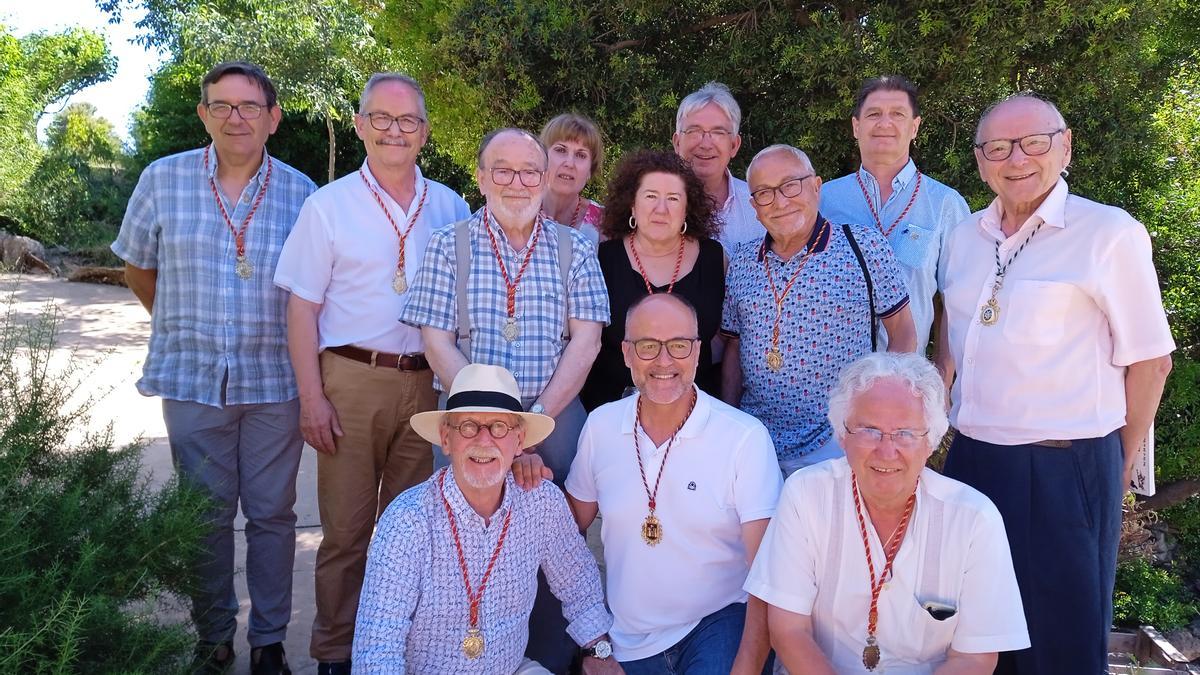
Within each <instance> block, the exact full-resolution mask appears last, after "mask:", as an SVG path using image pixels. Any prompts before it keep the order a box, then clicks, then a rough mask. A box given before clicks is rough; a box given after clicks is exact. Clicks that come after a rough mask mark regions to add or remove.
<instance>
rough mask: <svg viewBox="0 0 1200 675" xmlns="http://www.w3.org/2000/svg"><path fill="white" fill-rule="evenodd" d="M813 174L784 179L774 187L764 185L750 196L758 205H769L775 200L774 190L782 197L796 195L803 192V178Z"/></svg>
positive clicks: (810, 176)
mask: <svg viewBox="0 0 1200 675" xmlns="http://www.w3.org/2000/svg"><path fill="white" fill-rule="evenodd" d="M815 175H816V174H811V173H810V174H808V175H807V176H801V177H800V178H793V179H792V180H789V181H784V182H783V183H780V184H779V185H777V186H775V187H765V188H762V189H761V190H755V191H754V192H751V193H750V198H751V199H753V200H754V203H755V204H758V205H759V206H770V205H771V203H772V202H774V201H775V193H776V192H778V193H779V194H781V195H783V196H784V197H788V198H791V197H796V196H798V195H799V194H800V193H801V192H804V180H805V179H807V178H812V177H813V176H815Z"/></svg>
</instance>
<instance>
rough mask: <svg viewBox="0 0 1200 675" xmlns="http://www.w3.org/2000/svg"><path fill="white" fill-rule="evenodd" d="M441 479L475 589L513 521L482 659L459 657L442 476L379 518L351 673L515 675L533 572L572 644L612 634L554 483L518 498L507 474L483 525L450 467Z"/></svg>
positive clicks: (459, 601) (497, 571)
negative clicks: (557, 603)
mask: <svg viewBox="0 0 1200 675" xmlns="http://www.w3.org/2000/svg"><path fill="white" fill-rule="evenodd" d="M445 471H446V473H445V476H446V477H445V483H444V489H445V494H446V501H447V502H449V503H450V509H451V511H452V512H453V513H454V520H455V521H456V523H457V525H458V536H459V538H460V539H459V541H460V542H461V543H462V551H463V558H464V559H465V560H466V563H467V572H468V574H469V576H470V579H471V588H472V590H475V589H476V588H478V586H479V580H480V578H482V577H483V574H484V571H485V570H486V569H487V566H488V560H489V559H490V558H491V555H492V552H493V551H494V550H495V549H496V543H497V541H498V540H499V538H500V533H501V531H502V530H503V529H504V521H505V518H506V517H507V516H508V513H509V512H510V511H511V512H512V521H511V522H510V523H509V528H508V533H507V534H506V535H505V539H504V546H503V547H502V548H501V549H500V553H499V556H498V557H497V558H496V563H495V567H494V568H493V569H492V574H491V576H490V577H489V578H488V582H487V585H486V586H485V587H484V591H483V599H482V600H481V602H480V605H479V626H478V627H479V629H480V632H481V633H482V635H483V639H484V651H483V654H482V655H481V656H480V657H479V658H477V659H473V660H469V659H467V658H466V657H465V656H464V655H463V652H462V640H463V637H464V636H465V635H466V633H467V628H468V627H469V626H470V622H469V608H470V605H469V602H468V600H467V592H466V588H465V587H464V585H463V577H462V571H461V568H460V567H459V562H458V552H457V550H456V548H455V544H454V538H453V536H452V535H451V532H450V520H449V517H448V516H447V515H446V507H445V505H444V504H443V502H442V496H441V492H440V491H439V490H438V479H439V478H440V477H441V476H442V475H443V474H442V472H439V473H436V474H434V475H433V477H431V478H430V479H429V480H426V481H425V482H424V483H421V484H420V485H417V486H415V487H413V488H410V489H409V490H407V491H405V492H404V493H403V494H401V495H400V496H399V497H397V498H396V499H395V501H393V502H392V503H391V505H390V506H388V508H387V511H385V512H384V514H383V517H382V518H380V519H379V526H378V529H376V531H375V539H374V540H373V541H372V542H371V548H370V551H369V552H368V553H367V570H366V578H365V579H364V581H363V587H362V595H361V596H360V598H359V604H358V620H357V622H356V623H355V627H354V672H356V673H357V672H363V673H371V674H372V675H385V674H386V675H392V674H395V675H400V674H401V673H481V674H482V673H487V674H493V673H512V672H513V671H515V670H516V669H517V667H518V666H519V665H520V664H521V659H522V655H523V654H524V652H525V645H526V643H527V642H528V641H529V613H530V612H531V611H532V609H533V600H534V596H536V595H537V585H538V582H537V573H538V568H539V567H540V568H541V570H542V571H543V572H544V573H545V575H546V582H547V583H548V584H549V585H550V589H551V591H553V592H554V595H555V597H557V598H558V599H559V600H561V601H562V612H563V616H564V617H565V618H566V619H567V622H568V624H567V634H568V635H570V636H571V638H572V639H573V640H574V641H575V642H576V643H578V644H580V645H585V644H587V643H589V642H591V641H592V640H595V639H596V638H598V637H600V636H601V635H603V634H604V633H606V632H608V630H609V628H610V627H611V626H612V616H611V615H610V614H609V613H608V610H606V609H605V608H604V593H603V591H602V589H601V586H600V572H599V570H598V569H597V566H596V560H595V558H593V557H592V554H591V552H590V551H589V550H588V548H587V543H586V542H585V541H584V539H583V536H582V535H580V534H579V529H578V527H576V525H575V520H574V519H573V518H572V517H571V511H570V509H569V508H568V507H567V501H566V498H565V497H564V496H563V493H562V492H561V491H560V490H559V489H558V488H556V487H555V486H554V484H553V483H550V482H549V481H543V482H542V483H541V485H539V486H538V487H537V488H534V489H533V490H530V491H525V490H522V489H520V488H518V487H517V484H516V483H515V482H514V481H513V477H512V474H511V473H508V474H507V475H506V476H505V482H504V497H503V499H502V500H501V502H500V508H499V509H498V510H497V511H496V513H495V514H493V515H492V517H491V520H490V522H488V523H484V520H483V518H482V517H480V516H479V514H478V513H476V512H475V511H474V510H473V509H472V508H471V506H470V505H469V504H468V503H467V500H466V498H465V497H463V494H462V492H461V491H460V490H459V489H458V484H457V483H455V481H454V473H453V469H446V470H445Z"/></svg>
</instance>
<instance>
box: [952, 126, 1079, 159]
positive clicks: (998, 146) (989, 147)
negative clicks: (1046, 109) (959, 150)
mask: <svg viewBox="0 0 1200 675" xmlns="http://www.w3.org/2000/svg"><path fill="white" fill-rule="evenodd" d="M1064 131H1066V129H1055V130H1054V131H1051V132H1049V133H1045V134H1029V135H1028V136H1022V137H1020V138H993V139H992V140H990V141H984V142H982V143H976V144H975V147H976V148H979V151H980V152H981V153H983V158H984V159H986V160H988V161H991V162H1003V161H1004V160H1006V159H1008V158H1009V157H1010V156H1012V151H1013V146H1014V145H1020V146H1021V152H1023V153H1025V154H1026V155H1029V156H1030V157H1037V156H1038V155H1044V154H1046V153H1047V152H1050V148H1051V147H1053V146H1054V137H1055V136H1056V135H1058V134H1061V133H1062V132H1064Z"/></svg>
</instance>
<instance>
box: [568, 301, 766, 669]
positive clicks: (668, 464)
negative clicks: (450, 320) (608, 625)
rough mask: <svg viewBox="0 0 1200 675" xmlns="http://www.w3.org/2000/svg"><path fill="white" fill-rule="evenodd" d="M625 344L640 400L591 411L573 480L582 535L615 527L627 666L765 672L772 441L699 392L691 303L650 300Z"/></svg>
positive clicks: (632, 316) (617, 645)
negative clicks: (761, 577) (764, 547)
mask: <svg viewBox="0 0 1200 675" xmlns="http://www.w3.org/2000/svg"><path fill="white" fill-rule="evenodd" d="M625 337H626V341H625V343H624V344H623V345H622V348H623V350H624V352H625V363H626V365H627V366H629V368H630V370H631V371H632V375H633V382H634V384H635V385H637V387H638V389H639V392H640V393H639V394H637V395H634V396H631V397H628V398H625V399H622V400H619V401H614V402H612V403H609V404H607V405H604V406H601V407H600V408H597V409H596V410H595V411H593V412H592V414H591V415H590V416H589V417H588V421H587V424H586V425H585V426H584V430H583V433H582V435H581V436H580V439H579V453H578V454H577V455H576V457H575V461H574V463H573V464H572V465H571V473H570V474H569V475H568V476H567V481H566V489H567V496H568V500H569V501H570V503H571V507H572V510H573V511H574V512H575V518H576V520H577V521H578V522H579V526H580V528H581V529H585V530H586V529H587V527H588V526H589V525H590V524H591V523H592V521H593V519H594V518H595V517H596V515H597V512H599V514H600V515H601V516H602V517H603V519H602V521H601V523H602V527H601V538H602V539H603V541H604V560H605V566H606V575H607V581H608V602H609V607H610V608H611V609H612V612H613V615H614V616H615V623H614V624H613V629H612V631H611V633H610V635H611V636H612V641H613V650H614V654H615V655H616V658H617V660H618V661H620V662H621V666H622V667H623V668H624V670H625V672H626V673H627V674H629V675H639V674H642V673H667V672H672V673H687V672H698V671H695V670H692V668H693V667H698V666H701V665H703V666H704V668H705V670H703V672H705V673H708V672H722V673H728V672H737V673H758V672H760V671H761V670H762V667H763V663H764V662H765V660H766V657H767V653H768V651H769V649H768V644H767V634H766V623H765V618H766V615H765V607H764V606H763V605H762V604H761V603H759V602H758V601H756V600H752V603H751V604H750V606H749V607H747V604H746V601H747V596H746V593H745V592H744V591H743V590H742V584H743V583H744V582H745V578H746V573H747V571H748V570H749V565H750V563H751V561H753V559H754V554H755V551H756V550H757V548H758V544H759V542H760V541H761V539H762V534H763V532H764V531H765V530H766V527H767V522H768V520H769V519H770V517H771V516H772V515H773V514H774V512H775V502H776V499H777V498H778V496H779V489H780V486H781V483H782V475H781V474H780V471H779V466H778V463H777V461H776V459H775V449H774V446H773V445H772V444H771V437H770V435H769V434H768V433H767V430H766V427H764V426H763V425H762V423H760V422H759V421H758V420H756V419H754V418H753V417H752V416H750V415H748V414H746V413H743V412H741V411H739V410H737V409H736V408H732V407H730V406H728V405H726V404H724V403H722V402H721V401H719V400H717V399H715V398H713V397H711V396H709V395H707V394H705V393H704V392H702V391H700V389H699V388H697V387H696V386H695V385H694V384H693V380H694V378H695V374H696V365H697V360H698V359H699V354H700V349H699V340H698V338H697V328H696V315H695V310H694V309H693V308H692V307H691V306H690V305H689V304H688V303H687V301H686V300H683V299H681V298H679V297H678V296H674V295H669V294H655V295H650V296H647V297H646V298H643V299H642V300H640V301H639V302H638V303H636V304H634V306H633V307H631V308H630V310H629V314H628V319H627V321H626V335H625ZM668 663H670V664H671V666H670V668H671V670H669V671H668V665H667V664H668Z"/></svg>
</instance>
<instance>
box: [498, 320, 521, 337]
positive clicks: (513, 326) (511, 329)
mask: <svg viewBox="0 0 1200 675" xmlns="http://www.w3.org/2000/svg"><path fill="white" fill-rule="evenodd" d="M520 334H521V332H520V330H518V329H517V320H516V319H514V318H513V317H511V316H510V317H508V319H506V320H505V321H504V328H503V329H502V330H501V331H500V335H502V336H503V337H504V339H505V340H506V341H508V342H512V341H513V340H516V339H517V336H518V335H520Z"/></svg>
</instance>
